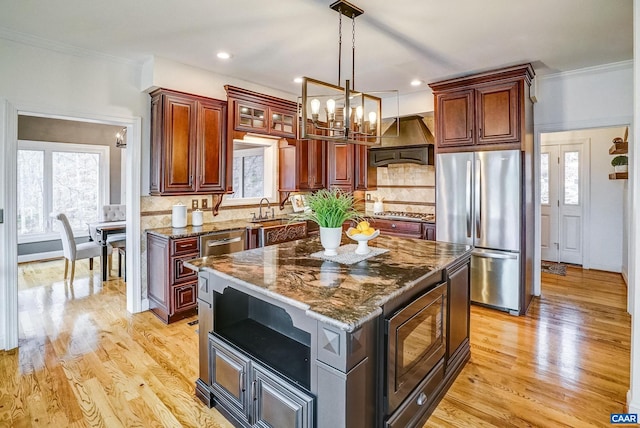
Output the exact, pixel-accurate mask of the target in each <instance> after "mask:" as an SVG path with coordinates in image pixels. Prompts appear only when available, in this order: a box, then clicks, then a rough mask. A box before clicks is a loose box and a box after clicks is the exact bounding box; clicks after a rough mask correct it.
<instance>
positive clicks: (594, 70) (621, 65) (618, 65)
mask: <svg viewBox="0 0 640 428" xmlns="http://www.w3.org/2000/svg"><path fill="white" fill-rule="evenodd" d="M627 69H630V70H633V60H632V59H629V60H626V61H619V62H611V63H608V64H601V65H594V66H593V67H585V68H578V69H576V70H569V71H561V72H559V73H553V74H547V75H544V76H539V79H540V80H548V79H562V78H564V77H570V76H577V75H584V74H599V73H603V72H608V71H618V70H627Z"/></svg>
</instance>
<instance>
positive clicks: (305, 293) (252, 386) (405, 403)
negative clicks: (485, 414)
mask: <svg viewBox="0 0 640 428" xmlns="http://www.w3.org/2000/svg"><path fill="white" fill-rule="evenodd" d="M351 243H352V241H351V240H349V239H348V238H347V237H346V236H345V237H344V240H343V242H342V244H343V245H346V244H351ZM369 244H370V246H371V247H373V248H380V249H385V250H388V251H387V252H385V253H383V254H379V255H376V256H374V257H371V258H368V259H366V260H364V261H361V262H358V263H355V264H351V265H348V264H341V263H337V262H335V261H328V260H324V259H321V258H315V257H311V256H310V255H311V254H312V253H316V252H318V251H321V250H322V247H321V245H320V243H319V240H318V239H317V238H308V239H303V240H298V241H293V242H288V243H284V244H279V245H274V246H270V247H264V248H257V249H253V250H248V251H243V252H239V253H233V254H228V255H222V256H216V257H207V258H201V259H196V260H190V261H187V262H185V266H187V267H188V268H190V269H193V270H196V271H198V273H199V283H198V299H199V302H198V318H199V325H200V327H199V329H200V331H201V335H200V356H199V360H200V361H199V363H200V366H199V368H200V378H199V379H198V380H197V382H196V394H197V396H198V397H199V398H200V399H201V400H202V401H204V402H205V403H206V404H208V405H209V406H213V405H215V406H216V408H218V409H219V410H220V411H221V412H223V413H224V414H225V415H226V416H227V417H228V418H229V419H230V420H232V421H233V422H234V424H236V425H238V426H278V427H289V426H291V427H311V426H317V427H332V428H333V427H349V428H352V427H374V426H375V427H383V426H384V427H399V426H414V425H416V424H419V423H422V422H423V421H424V420H426V418H427V417H428V415H429V414H430V413H431V412H432V411H433V409H434V408H435V406H436V405H437V403H438V401H439V400H440V399H441V398H442V396H443V395H444V393H445V392H446V390H447V389H448V387H449V386H450V384H451V383H452V382H453V380H454V379H455V376H457V374H458V373H459V371H460V370H461V369H462V367H463V365H464V363H465V362H466V361H467V360H468V358H469V342H468V332H469V257H470V250H471V248H470V247H468V246H466V245H458V244H449V243H442V242H432V241H424V240H418V239H404V238H395V237H388V236H380V237H378V238H376V239H375V240H373V241H371V242H370V243H369ZM203 333H204V334H203Z"/></svg>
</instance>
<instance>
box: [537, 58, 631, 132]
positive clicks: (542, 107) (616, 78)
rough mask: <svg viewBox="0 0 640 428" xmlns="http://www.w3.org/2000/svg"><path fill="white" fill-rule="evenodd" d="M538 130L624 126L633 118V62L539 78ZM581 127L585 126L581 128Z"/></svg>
mask: <svg viewBox="0 0 640 428" xmlns="http://www.w3.org/2000/svg"><path fill="white" fill-rule="evenodd" d="M536 80H537V82H536V85H537V88H536V89H537V99H538V103H537V104H535V107H534V109H535V110H534V124H535V126H536V127H537V128H540V127H543V126H544V127H550V126H552V125H570V126H573V127H574V128H572V129H579V128H593V127H595V126H600V124H601V123H605V122H606V123H609V124H622V123H619V121H620V120H621V119H623V118H625V119H626V120H628V119H630V118H631V116H632V115H633V62H632V61H624V62H619V63H614V64H608V65H606V66H600V67H592V68H585V69H582V70H577V71H573V72H569V73H561V74H555V75H552V76H546V77H536ZM580 124H582V126H578V125H580Z"/></svg>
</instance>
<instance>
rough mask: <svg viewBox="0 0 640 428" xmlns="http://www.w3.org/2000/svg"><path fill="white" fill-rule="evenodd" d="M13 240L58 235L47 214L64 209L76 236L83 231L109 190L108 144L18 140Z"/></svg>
mask: <svg viewBox="0 0 640 428" xmlns="http://www.w3.org/2000/svg"><path fill="white" fill-rule="evenodd" d="M17 169H18V183H17V184H18V201H17V202H18V242H19V243H25V242H37V241H45V240H51V239H57V238H58V236H59V232H58V230H57V228H56V226H55V222H52V221H51V219H50V218H49V213H51V212H63V213H64V214H66V215H67V217H68V218H69V222H70V223H71V227H72V228H73V229H74V234H76V236H86V235H87V234H88V229H87V223H88V222H92V221H96V219H98V217H99V215H98V214H99V209H101V207H102V205H104V204H106V203H107V198H108V196H107V195H108V194H109V147H108V146H97V145H86V144H68V143H52V142H42V141H18V165H17Z"/></svg>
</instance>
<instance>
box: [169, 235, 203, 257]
mask: <svg viewBox="0 0 640 428" xmlns="http://www.w3.org/2000/svg"><path fill="white" fill-rule="evenodd" d="M199 252H200V245H199V240H198V237H197V236H196V237H194V238H181V239H172V240H171V255H172V256H180V255H182V254H186V253H196V255H195V257H198V253H199Z"/></svg>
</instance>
